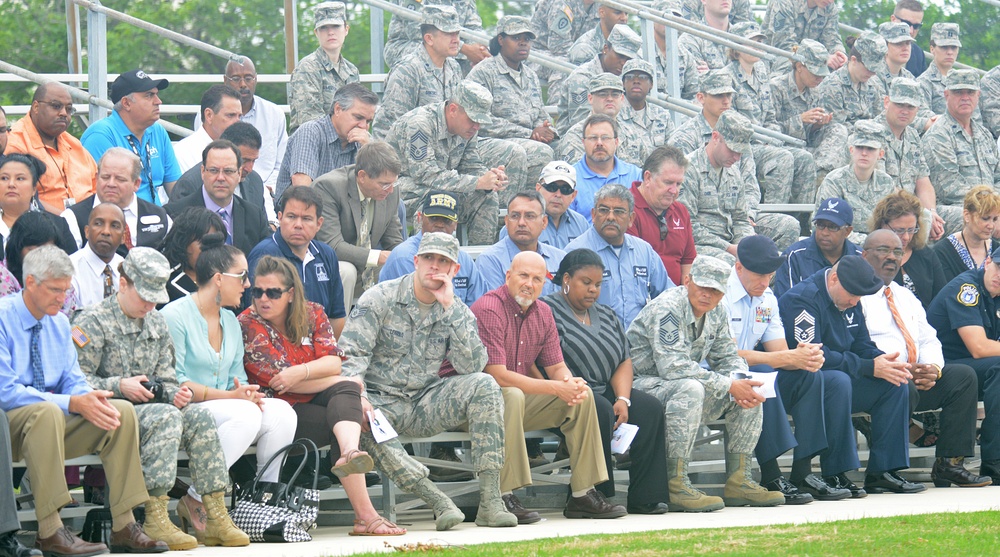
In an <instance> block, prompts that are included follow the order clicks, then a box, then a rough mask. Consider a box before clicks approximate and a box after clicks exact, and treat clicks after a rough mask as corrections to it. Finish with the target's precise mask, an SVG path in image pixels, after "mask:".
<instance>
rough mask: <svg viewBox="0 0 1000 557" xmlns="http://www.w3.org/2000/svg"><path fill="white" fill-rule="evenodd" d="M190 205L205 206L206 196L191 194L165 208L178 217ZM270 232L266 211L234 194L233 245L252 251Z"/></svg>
mask: <svg viewBox="0 0 1000 557" xmlns="http://www.w3.org/2000/svg"><path fill="white" fill-rule="evenodd" d="M188 207H201V208H204V207H205V198H204V196H203V195H202V194H200V193H198V194H195V195H189V196H187V197H183V198H181V199H178V200H176V201H171V202H170V203H167V204H166V206H165V207H164V209H166V211H167V214H168V215H170V216H171V217H172V218H174V219H176V218H177V215H179V214H180V213H181V211H183V210H184V209H187V208H188ZM270 234H271V227H270V226H268V224H267V217H265V216H264V211H263V210H262V209H258V208H257V207H254V206H253V205H251V204H250V203H249V202H247V201H244V200H243V199H241V198H239V197H236V196H233V238H232V240H233V245H234V246H236V247H238V248H240V250H241V251H242V252H243V253H250V250H252V249H253V247H254V246H256V245H257V243H258V242H260V241H261V240H263V239H264V238H266V237H267V236H269V235H270Z"/></svg>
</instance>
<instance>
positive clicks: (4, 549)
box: [0, 530, 42, 557]
mask: <svg viewBox="0 0 1000 557" xmlns="http://www.w3.org/2000/svg"><path fill="white" fill-rule="evenodd" d="M0 557H42V552H41V551H39V550H37V549H28V548H27V547H24V546H23V545H21V540H18V539H17V530H11V531H10V532H4V533H3V534H0Z"/></svg>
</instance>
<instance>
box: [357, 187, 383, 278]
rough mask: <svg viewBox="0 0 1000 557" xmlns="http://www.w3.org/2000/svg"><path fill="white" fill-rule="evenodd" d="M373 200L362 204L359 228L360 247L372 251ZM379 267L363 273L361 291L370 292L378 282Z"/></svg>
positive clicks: (358, 243) (367, 200)
mask: <svg viewBox="0 0 1000 557" xmlns="http://www.w3.org/2000/svg"><path fill="white" fill-rule="evenodd" d="M374 216H375V215H374V211H373V209H372V200H371V199H366V200H364V201H362V202H361V226H359V227H358V242H357V245H358V247H362V248H365V249H371V247H372V233H371V229H372V220H373V219H374ZM378 270H379V268H378V267H367V268H365V270H364V271H362V272H361V277H360V280H361V290H362V292H363V291H365V290H368V289H369V288H370V287H371V286H372V285H374V284H375V283H376V282H378Z"/></svg>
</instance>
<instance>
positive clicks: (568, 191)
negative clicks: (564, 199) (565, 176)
mask: <svg viewBox="0 0 1000 557" xmlns="http://www.w3.org/2000/svg"><path fill="white" fill-rule="evenodd" d="M542 187H543V188H545V191H547V192H549V193H555V192H559V193H561V194H563V195H572V194H573V192H574V191H575V190H574V189H573V186H571V185H569V184H567V183H565V182H552V183H551V184H542Z"/></svg>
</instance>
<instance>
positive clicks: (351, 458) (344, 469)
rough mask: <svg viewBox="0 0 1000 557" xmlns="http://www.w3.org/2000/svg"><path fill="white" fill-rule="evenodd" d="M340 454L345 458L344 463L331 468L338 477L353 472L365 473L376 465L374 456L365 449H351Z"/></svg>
mask: <svg viewBox="0 0 1000 557" xmlns="http://www.w3.org/2000/svg"><path fill="white" fill-rule="evenodd" d="M340 456H341V458H343V459H344V463H343V464H338V465H336V466H334V467H333V468H331V469H330V471H331V472H333V474H334V475H335V476H337V477H338V478H344V477H347V476H350V475H351V474H365V473H367V472H371V470H372V468H374V467H375V462H374V461H372V457H371V456H369V455H368V453H366V452H364V451H359V450H357V449H351V450H350V451H347V452H346V453H345V454H342V455H340Z"/></svg>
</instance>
